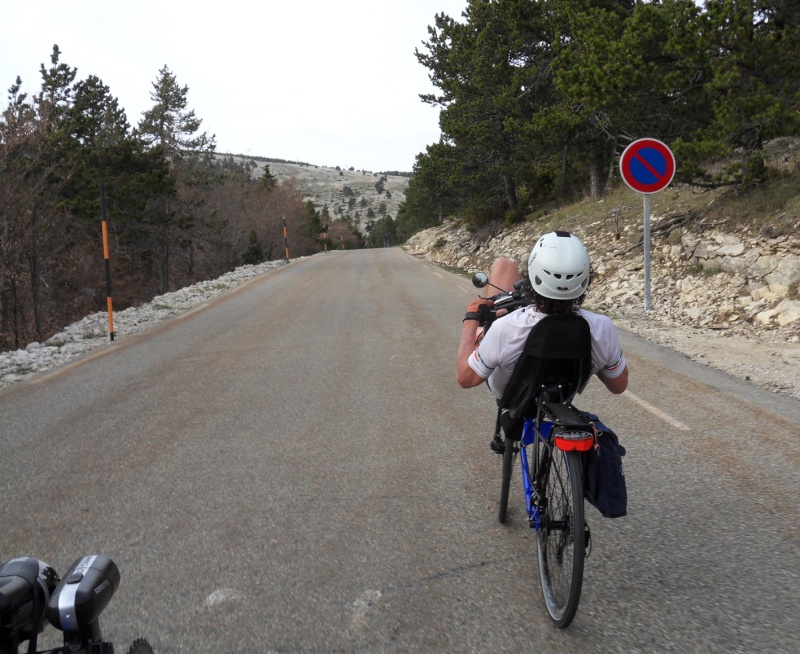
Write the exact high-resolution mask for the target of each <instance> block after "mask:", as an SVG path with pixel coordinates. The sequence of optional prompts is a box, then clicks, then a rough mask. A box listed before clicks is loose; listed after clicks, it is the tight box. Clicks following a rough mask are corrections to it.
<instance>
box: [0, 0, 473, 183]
mask: <svg viewBox="0 0 800 654" xmlns="http://www.w3.org/2000/svg"><path fill="white" fill-rule="evenodd" d="M466 4H467V1H466V0H391V1H389V0H335V1H332V0H262V1H261V2H256V1H255V0H222V1H220V2H215V3H213V4H206V3H202V2H197V1H196V0H194V1H192V2H190V1H189V0H157V1H156V0H137V1H136V2H133V1H129V2H109V1H108V0H105V1H103V0H0V7H1V8H2V12H1V13H0V15H2V20H0V85H2V88H1V89H0V91H2V96H1V97H0V99H1V100H2V106H3V107H5V106H6V104H7V93H6V90H7V89H8V88H9V87H10V86H11V85H12V84H13V83H14V80H15V79H16V76H17V75H20V76H21V77H22V80H23V91H26V92H28V93H30V94H33V93H36V92H38V91H39V89H40V87H41V77H40V74H39V65H40V64H42V63H43V64H45V65H46V66H49V64H50V54H51V52H52V48H53V44H58V46H59V48H60V49H61V52H62V55H61V62H62V63H66V64H68V65H69V66H71V67H74V68H77V69H78V79H85V78H86V77H88V76H89V75H96V76H97V77H99V78H100V79H101V80H102V81H103V83H104V84H106V86H108V87H109V88H110V89H111V93H112V94H113V95H114V96H116V97H117V98H118V100H119V103H120V105H121V106H122V107H123V108H124V109H125V111H126V113H127V116H128V121H129V122H130V123H131V124H132V125H133V126H135V125H137V124H138V123H139V120H140V118H141V114H142V112H143V111H145V110H147V109H149V108H150V107H151V106H152V101H151V99H150V93H151V92H152V83H153V82H154V81H155V80H156V78H157V76H158V71H159V70H160V69H161V68H162V67H163V66H164V65H166V66H168V67H169V69H170V70H171V71H172V73H173V74H174V75H175V76H176V77H177V80H178V83H179V84H180V85H181V86H188V87H189V93H188V100H189V108H190V109H193V110H194V111H195V113H196V115H197V117H198V118H200V119H202V121H203V123H202V126H201V131H205V132H207V133H208V134H209V135H211V134H215V135H216V140H217V151H218V152H232V153H237V154H249V155H257V156H264V157H274V158H280V159H290V160H297V161H305V162H308V163H312V164H317V165H325V166H342V167H345V168H349V167H350V166H353V167H355V168H356V169H366V170H371V171H381V170H404V171H410V170H411V167H412V166H413V164H414V158H415V157H416V155H417V154H418V153H419V152H423V151H424V150H425V146H426V145H428V144H430V143H434V142H436V141H437V140H438V139H439V127H438V113H439V112H438V108H434V107H431V106H429V105H426V104H423V103H422V101H421V100H420V99H419V94H420V93H427V92H430V90H431V88H432V87H431V85H430V82H429V80H428V76H427V73H428V71H427V69H425V68H423V67H422V66H421V65H420V64H419V63H418V62H417V59H416V57H415V56H414V49H415V48H416V47H419V46H420V44H421V42H422V41H423V40H426V39H427V37H428V34H427V27H428V25H432V24H433V23H434V16H435V14H436V13H439V12H444V13H446V14H448V15H450V16H451V17H453V18H457V19H460V16H461V11H462V10H463V9H464V8H465V7H466Z"/></svg>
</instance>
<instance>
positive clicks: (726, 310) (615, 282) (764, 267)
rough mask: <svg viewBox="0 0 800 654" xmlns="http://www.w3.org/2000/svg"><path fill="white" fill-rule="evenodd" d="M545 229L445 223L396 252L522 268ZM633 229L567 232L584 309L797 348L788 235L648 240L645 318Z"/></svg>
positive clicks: (797, 270) (798, 249)
mask: <svg viewBox="0 0 800 654" xmlns="http://www.w3.org/2000/svg"><path fill="white" fill-rule="evenodd" d="M654 220H655V217H654ZM548 229H552V227H549V228H546V229H545V230H543V228H542V227H541V226H540V225H538V224H536V223H525V224H521V225H517V226H514V227H512V228H511V229H508V230H504V231H499V232H497V233H494V234H490V235H488V236H486V237H484V238H480V237H478V236H476V235H475V234H473V233H471V232H470V231H468V230H467V229H465V228H464V227H461V226H457V225H456V224H454V223H449V224H445V225H442V226H440V227H437V228H433V229H429V230H426V231H425V232H421V233H419V234H417V235H415V236H413V237H412V238H411V239H409V241H408V242H407V244H406V246H405V247H406V250H407V251H408V252H410V253H413V254H415V255H417V256H420V257H423V258H425V259H427V260H429V261H433V262H436V263H438V264H442V265H446V266H451V267H455V268H458V269H460V270H464V271H473V270H487V269H488V267H489V265H490V263H491V262H492V261H493V260H494V259H495V258H496V257H498V256H507V257H509V258H511V259H513V260H515V261H517V262H518V263H519V264H521V265H524V264H525V262H526V261H527V256H528V253H529V252H530V248H531V247H532V245H533V243H534V242H535V241H536V239H537V238H538V236H539V235H541V233H542V231H547V230H548ZM634 229H635V227H633V226H632V225H629V226H627V227H625V228H623V229H622V230H621V232H622V233H621V234H620V238H617V237H616V236H617V235H616V234H615V232H614V230H613V229H612V227H611V226H610V225H609V223H608V221H595V222H589V223H586V224H584V225H580V226H577V227H574V228H573V229H572V231H574V232H575V233H576V234H578V236H580V237H581V239H583V241H584V243H585V244H586V247H587V248H588V250H589V252H590V254H591V256H592V264H593V269H594V281H593V283H592V287H591V289H590V292H589V296H588V299H587V306H589V307H590V308H592V309H594V310H597V311H603V312H607V313H609V314H611V315H615V316H618V317H624V316H631V317H634V316H635V317H637V318H644V319H646V320H647V321H655V322H660V323H664V324H667V325H669V324H671V325H677V326H682V327H686V326H693V327H697V328H707V329H713V330H717V331H720V332H724V333H725V334H727V335H742V336H748V337H763V336H765V335H768V336H770V337H771V339H772V340H781V341H789V342H792V343H798V342H800V292H799V291H798V289H799V288H800V254H799V253H800V239H798V238H797V237H796V236H780V237H778V238H767V237H763V236H760V235H754V234H747V233H741V234H732V233H726V232H723V231H719V230H709V231H692V230H689V229H680V230H674V231H672V232H669V233H668V234H667V235H664V236H655V237H653V238H652V239H651V310H650V311H647V312H645V311H644V261H643V260H644V256H643V248H642V246H641V242H639V243H638V244H637V243H636V240H635V239H634V238H632V237H633V236H634V234H630V232H631V231H632V230H634ZM626 237H627V238H626ZM639 240H640V239H639ZM632 242H633V243H634V244H633V245H631V243H632Z"/></svg>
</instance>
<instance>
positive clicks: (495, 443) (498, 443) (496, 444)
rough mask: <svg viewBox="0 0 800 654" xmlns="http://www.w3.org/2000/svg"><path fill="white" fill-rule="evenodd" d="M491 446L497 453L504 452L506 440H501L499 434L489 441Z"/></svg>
mask: <svg viewBox="0 0 800 654" xmlns="http://www.w3.org/2000/svg"><path fill="white" fill-rule="evenodd" d="M489 447H490V448H492V452H494V453H495V454H503V453H504V452H505V451H506V443H505V441H503V440H501V439H500V437H498V436H495V437H494V438H493V439H492V442H491V443H489Z"/></svg>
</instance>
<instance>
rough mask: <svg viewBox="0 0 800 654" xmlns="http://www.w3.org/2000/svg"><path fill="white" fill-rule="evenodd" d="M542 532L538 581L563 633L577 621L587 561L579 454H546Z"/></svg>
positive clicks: (559, 452)
mask: <svg viewBox="0 0 800 654" xmlns="http://www.w3.org/2000/svg"><path fill="white" fill-rule="evenodd" d="M544 457H545V458H546V459H547V460H548V461H547V462H548V463H549V465H545V466H544V467H543V468H544V470H543V472H544V478H543V479H542V480H541V482H543V483H542V486H541V488H542V490H543V496H544V498H546V499H545V501H544V502H542V506H541V513H542V528H541V529H540V530H539V532H538V533H537V541H538V559H539V577H540V580H541V584H542V595H543V597H544V603H545V606H546V607H547V612H548V614H549V615H550V619H551V620H552V621H553V624H555V626H556V627H558V628H559V629H563V628H565V627H567V626H569V624H570V623H571V622H572V620H573V619H574V618H575V613H576V612H577V610H578V602H579V601H580V597H581V588H582V586H583V560H584V558H585V552H584V548H585V543H584V514H583V478H582V476H583V475H582V469H581V459H580V455H579V454H578V453H577V452H562V451H561V450H558V449H556V448H555V447H553V449H552V450H551V451H550V452H546V453H544Z"/></svg>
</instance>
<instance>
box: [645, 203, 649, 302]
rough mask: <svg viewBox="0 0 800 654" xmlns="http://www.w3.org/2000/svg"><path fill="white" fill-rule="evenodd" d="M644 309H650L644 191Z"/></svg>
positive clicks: (646, 218) (647, 225)
mask: <svg viewBox="0 0 800 654" xmlns="http://www.w3.org/2000/svg"><path fill="white" fill-rule="evenodd" d="M644 310H645V311H650V194H649V193H644Z"/></svg>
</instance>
